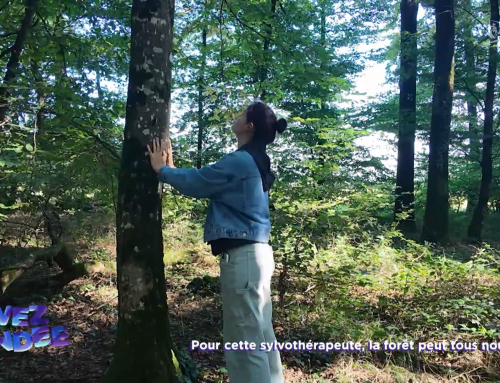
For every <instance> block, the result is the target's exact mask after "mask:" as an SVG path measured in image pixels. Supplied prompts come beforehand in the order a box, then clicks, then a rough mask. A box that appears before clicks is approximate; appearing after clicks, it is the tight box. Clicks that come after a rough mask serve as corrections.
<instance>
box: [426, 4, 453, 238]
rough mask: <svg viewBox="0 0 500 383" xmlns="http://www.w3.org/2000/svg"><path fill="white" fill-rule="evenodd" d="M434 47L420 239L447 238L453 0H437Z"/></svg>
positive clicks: (451, 100)
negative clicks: (429, 131)
mask: <svg viewBox="0 0 500 383" xmlns="http://www.w3.org/2000/svg"><path fill="white" fill-rule="evenodd" d="M435 14H436V48H435V52H436V53H435V63H434V93H433V96H432V117H431V134H430V142H429V173H428V181H427V200H426V204H425V215H424V225H423V228H422V240H425V241H429V242H441V243H446V242H448V240H449V229H448V221H449V196H448V151H449V141H450V125H451V109H452V102H453V85H454V84H453V83H454V77H455V70H454V64H455V62H454V61H455V60H454V51H455V11H454V2H453V0H436V2H435Z"/></svg>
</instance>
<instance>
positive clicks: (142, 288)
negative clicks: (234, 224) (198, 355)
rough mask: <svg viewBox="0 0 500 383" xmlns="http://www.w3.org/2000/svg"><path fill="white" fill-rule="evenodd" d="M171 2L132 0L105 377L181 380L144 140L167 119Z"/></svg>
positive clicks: (156, 196)
mask: <svg viewBox="0 0 500 383" xmlns="http://www.w3.org/2000/svg"><path fill="white" fill-rule="evenodd" d="M173 17H174V0H146V1H144V0H134V1H133V4H132V24H131V31H132V37H131V58H130V69H129V86H128V95H127V106H126V120H125V131H124V141H123V153H122V159H121V167H120V173H119V181H118V182H119V185H118V206H117V217H116V228H117V238H116V239H117V245H116V251H117V274H118V275H117V277H118V278H117V283H118V311H119V318H118V333H117V338H116V344H115V352H114V357H113V360H112V362H111V365H110V368H109V370H108V372H107V374H106V377H105V379H104V381H105V382H113V383H114V382H117V383H118V382H119V383H123V382H129V383H146V382H147V383H156V382H162V383H164V382H178V381H180V379H179V377H178V375H177V373H176V366H175V365H174V360H175V359H174V360H173V358H172V355H173V353H172V348H173V345H172V340H171V338H170V333H169V320H168V308H167V302H166V287H165V273H164V264H163V238H162V231H161V220H162V212H161V185H160V184H159V182H158V178H157V176H156V174H155V172H154V171H153V169H152V168H151V164H150V162H149V157H148V156H147V149H146V145H147V144H151V142H152V140H153V138H155V137H160V138H161V139H165V137H166V134H167V132H168V124H169V118H170V93H171V67H172V33H173Z"/></svg>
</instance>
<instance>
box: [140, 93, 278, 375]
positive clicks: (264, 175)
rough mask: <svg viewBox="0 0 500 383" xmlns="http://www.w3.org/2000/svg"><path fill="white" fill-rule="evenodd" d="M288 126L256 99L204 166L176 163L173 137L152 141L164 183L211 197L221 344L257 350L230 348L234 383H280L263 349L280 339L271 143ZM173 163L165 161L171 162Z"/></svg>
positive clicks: (208, 235) (208, 233)
mask: <svg viewBox="0 0 500 383" xmlns="http://www.w3.org/2000/svg"><path fill="white" fill-rule="evenodd" d="M286 126H287V123H286V121H285V120H284V119H279V120H278V119H277V118H276V115H275V114H274V112H273V111H272V110H271V108H269V107H268V106H267V105H266V104H264V103H262V102H254V103H253V104H251V105H250V106H248V108H247V109H246V110H245V111H244V112H243V113H242V114H241V115H240V116H239V117H238V118H237V119H236V121H235V122H234V124H233V126H232V131H233V132H234V133H235V135H236V137H237V138H238V150H236V151H234V152H232V153H230V154H227V155H226V156H224V157H223V158H222V159H221V160H220V161H219V162H217V163H215V164H213V165H210V166H205V167H203V168H201V169H194V168H189V169H188V168H179V169H178V168H176V167H175V166H174V164H173V159H172V146H171V143H170V141H169V143H168V148H167V153H165V147H164V145H163V144H162V147H161V148H160V147H159V143H158V140H155V142H153V150H151V149H150V147H149V146H148V151H149V155H150V158H151V165H152V167H153V169H154V170H155V171H156V172H157V173H158V178H159V179H160V181H162V182H165V183H168V184H170V185H172V186H173V187H174V188H175V189H177V190H178V191H179V192H181V193H182V194H185V195H188V196H192V197H195V198H210V205H209V208H208V214H207V217H206V222H205V228H204V240H205V241H206V242H208V243H209V244H210V245H211V247H212V253H213V254H214V255H220V256H221V257H220V281H221V293H222V309H223V345H226V343H227V342H230V343H233V342H240V341H242V342H245V341H247V342H248V344H250V343H251V342H253V343H255V345H256V350H255V351H241V350H236V351H233V350H225V351H224V353H225V358H226V365H227V371H228V374H229V379H230V382H231V383H281V382H283V381H284V380H283V371H282V366H281V360H280V355H279V352H278V351H274V350H273V351H271V352H268V353H266V352H265V351H260V350H259V348H260V345H261V344H262V343H264V342H267V343H272V342H274V341H275V340H276V338H275V336H274V331H273V327H272V305H271V277H272V275H273V272H274V268H275V264H274V258H273V250H272V248H271V246H270V245H269V244H268V240H269V233H270V230H271V225H270V221H269V199H268V197H269V194H268V193H269V189H270V188H271V187H272V185H273V182H274V175H273V173H272V172H271V168H270V160H269V156H268V155H267V153H266V146H267V145H268V144H270V143H272V142H273V141H274V139H275V137H276V132H279V133H283V131H284V130H285V129H286ZM167 162H168V163H167Z"/></svg>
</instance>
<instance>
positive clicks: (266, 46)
mask: <svg viewBox="0 0 500 383" xmlns="http://www.w3.org/2000/svg"><path fill="white" fill-rule="evenodd" d="M276 1H277V0H271V20H272V21H274V17H275V15H276ZM265 25H266V28H267V32H266V37H265V38H264V60H263V63H262V65H261V67H260V86H261V88H262V92H261V95H260V99H261V100H262V101H264V100H265V98H266V95H267V89H266V82H267V71H268V70H269V62H270V60H269V57H268V55H269V45H270V44H271V37H272V35H273V25H272V23H271V24H267V23H265Z"/></svg>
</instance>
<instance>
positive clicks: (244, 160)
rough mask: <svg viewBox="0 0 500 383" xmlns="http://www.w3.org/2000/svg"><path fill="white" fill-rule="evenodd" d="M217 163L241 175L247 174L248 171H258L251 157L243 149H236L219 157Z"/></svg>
mask: <svg viewBox="0 0 500 383" xmlns="http://www.w3.org/2000/svg"><path fill="white" fill-rule="evenodd" d="M219 163H220V164H221V165H224V167H228V168H230V169H231V170H232V171H234V172H236V173H239V174H242V175H243V174H244V175H248V173H254V172H255V171H257V172H258V168H257V167H256V165H255V161H254V160H253V157H252V156H251V155H250V154H249V153H248V152H246V151H244V150H236V151H234V152H231V153H228V154H226V155H225V156H224V157H222V158H221V160H220V161H219Z"/></svg>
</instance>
